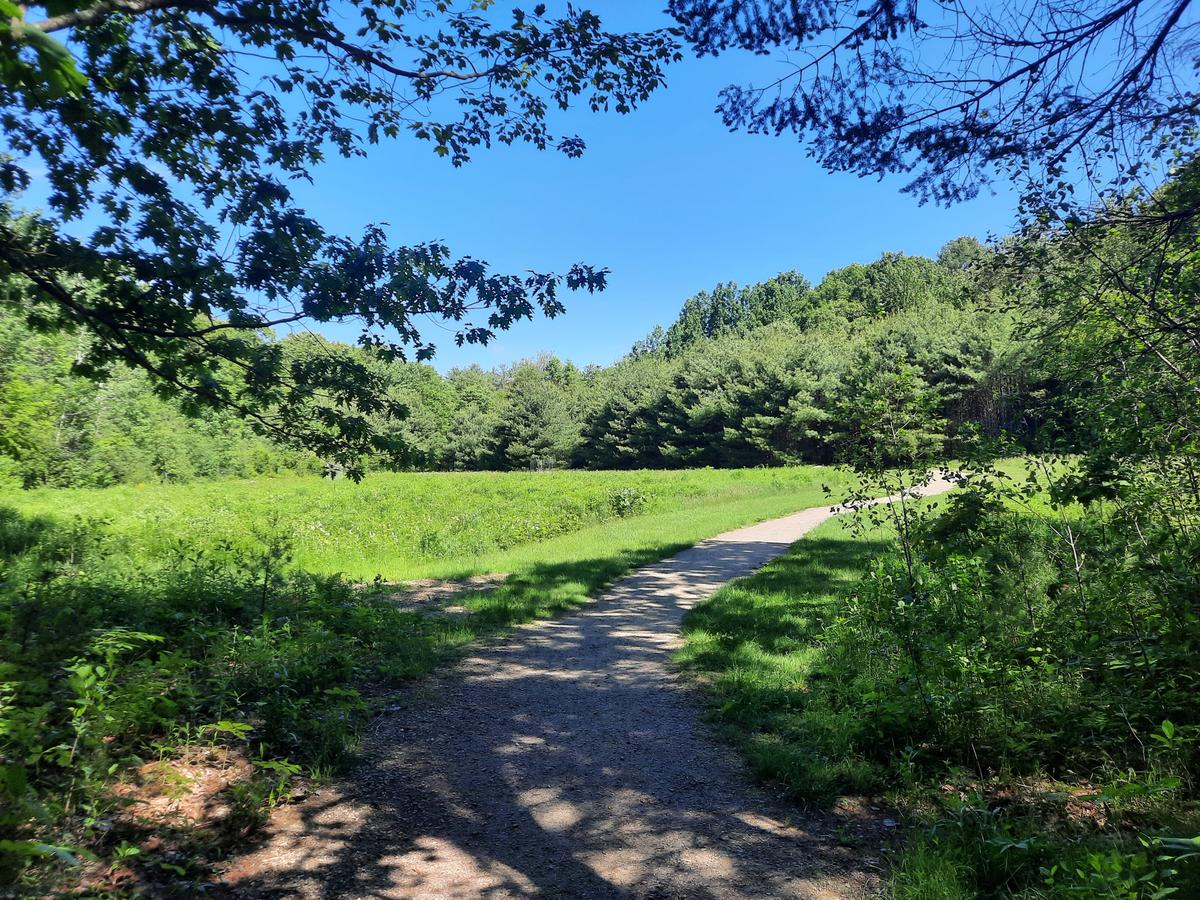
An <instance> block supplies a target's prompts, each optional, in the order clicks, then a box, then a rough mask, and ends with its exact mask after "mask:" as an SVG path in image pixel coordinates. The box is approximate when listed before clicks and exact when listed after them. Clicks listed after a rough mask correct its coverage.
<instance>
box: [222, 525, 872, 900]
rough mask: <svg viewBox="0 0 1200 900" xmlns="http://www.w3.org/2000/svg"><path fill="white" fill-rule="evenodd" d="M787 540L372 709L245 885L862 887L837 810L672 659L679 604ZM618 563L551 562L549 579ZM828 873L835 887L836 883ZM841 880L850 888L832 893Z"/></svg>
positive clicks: (452, 892)
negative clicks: (696, 687)
mask: <svg viewBox="0 0 1200 900" xmlns="http://www.w3.org/2000/svg"><path fill="white" fill-rule="evenodd" d="M785 549H786V545H785V544H779V543H774V542H764V541H737V542H733V541H730V542H722V543H720V544H719V545H714V544H713V543H711V542H706V543H705V544H701V545H698V546H697V547H695V548H693V549H690V550H686V551H684V552H683V553H681V554H679V555H678V556H676V557H673V558H672V559H668V560H664V561H662V562H660V563H657V564H655V565H652V566H649V567H648V568H646V569H644V570H642V571H639V572H637V573H635V574H634V575H632V576H629V577H627V578H624V579H622V580H621V581H619V582H617V583H616V584H614V585H613V586H612V587H611V588H610V590H609V591H608V592H607V593H606V594H605V596H604V598H602V600H600V601H598V602H597V603H596V604H595V605H593V606H591V607H589V608H587V609H586V610H583V611H581V612H580V613H578V614H575V615H570V616H566V617H563V618H560V619H556V620H552V621H549V622H543V623H540V624H539V625H538V627H537V628H530V629H517V630H516V631H514V632H512V633H510V634H509V635H507V636H505V637H504V638H502V639H498V640H496V641H495V642H494V643H493V644H492V645H491V646H490V647H488V648H487V649H486V651H484V652H477V653H475V654H473V655H472V656H470V657H468V658H466V659H464V660H463V661H462V662H461V663H460V665H459V666H457V667H456V669H455V670H454V671H453V672H449V673H446V674H443V675H440V676H439V677H436V678H434V679H430V680H429V681H427V682H425V683H423V684H422V685H420V686H419V687H418V688H417V689H416V690H415V691H414V693H413V695H412V697H411V698H410V701H409V703H408V704H407V706H405V707H404V708H400V709H397V710H396V711H395V712H393V713H392V714H389V715H387V716H384V717H383V718H381V719H380V720H378V722H377V723H376V726H375V728H374V729H373V731H372V734H371V735H370V737H369V739H368V741H367V743H366V748H365V754H364V758H363V760H362V762H361V764H360V765H359V766H358V767H357V768H356V769H355V770H354V771H353V772H352V773H351V774H350V776H349V777H347V778H346V779H344V780H343V781H341V782H339V783H338V784H337V785H335V786H334V787H332V788H331V789H329V790H327V791H324V792H321V793H320V794H319V795H317V796H314V797H313V798H312V799H310V800H309V801H307V802H305V803H303V804H301V805H299V806H296V807H292V808H290V809H289V810H288V811H287V813H286V815H284V816H281V817H280V818H279V819H278V820H277V821H276V823H275V824H274V826H273V829H272V832H271V833H269V834H268V835H267V836H266V837H265V839H264V841H263V843H262V845H261V846H260V847H259V848H258V849H257V850H256V851H255V852H253V853H251V854H250V855H248V856H246V857H244V858H242V859H241V860H239V861H237V862H236V863H235V864H234V865H233V866H232V867H231V868H230V870H229V873H228V874H229V877H230V880H231V882H232V886H231V891H232V893H234V894H235V895H237V896H246V897H252V896H257V897H283V896H296V895H307V896H316V897H323V898H324V897H341V896H400V897H449V896H462V897H500V896H528V895H534V894H546V895H549V896H555V897H601V898H603V897H614V898H615V897H630V896H638V897H646V896H664V897H665V896H688V897H698V898H705V897H724V896H731V895H732V896H747V897H755V896H762V897H766V896H780V895H800V896H803V895H805V893H812V894H814V895H815V894H817V893H818V891H819V890H821V889H825V888H826V887H828V885H831V884H833V885H840V886H841V888H843V889H844V888H845V887H846V885H850V884H857V885H860V886H861V885H862V884H863V883H865V881H866V880H867V876H866V874H865V872H864V870H863V868H862V863H861V862H860V861H859V858H860V857H861V854H851V853H850V851H848V850H847V849H845V848H843V847H840V846H839V845H838V840H837V838H836V836H835V834H834V832H835V831H836V829H837V823H836V822H834V821H833V820H832V819H830V818H828V817H822V816H815V815H814V816H807V817H805V818H803V819H802V820H801V822H800V827H796V826H792V825H789V824H787V822H788V819H789V818H792V817H795V816H797V815H799V811H798V810H797V809H796V808H795V807H791V806H788V805H786V804H783V803H781V802H779V801H778V800H777V799H775V798H773V797H772V796H771V795H769V794H768V793H767V792H766V791H764V790H762V789H760V788H758V787H755V786H754V785H753V784H752V783H751V782H750V780H749V778H748V776H747V773H746V769H745V766H744V764H743V763H742V762H741V760H740V758H738V757H737V756H736V755H735V754H734V753H733V751H732V750H731V749H729V748H728V747H725V746H723V745H720V744H717V743H715V742H713V740H712V739H711V736H710V734H709V732H708V729H707V728H706V726H704V725H703V724H702V720H701V716H700V714H699V710H698V708H697V705H696V702H695V699H694V698H693V697H692V696H691V695H690V694H689V693H688V692H687V691H684V690H681V689H680V684H679V682H680V676H679V673H678V671H677V669H676V668H675V667H674V666H673V665H672V664H671V661H670V658H671V653H672V651H673V650H674V649H675V648H677V647H678V645H679V642H680V634H679V623H680V621H681V620H682V618H683V616H684V615H685V613H686V612H687V611H688V610H689V609H691V608H692V607H694V606H695V605H696V604H697V603H699V602H701V601H702V600H703V599H704V598H706V597H707V596H708V595H709V594H711V592H712V591H713V590H714V589H715V588H716V587H717V586H719V585H720V584H721V583H723V582H725V581H727V580H728V579H729V578H731V577H736V576H739V575H744V574H747V573H749V572H751V571H753V570H754V569H756V568H758V567H759V566H761V565H763V564H764V563H765V562H767V561H769V560H770V559H772V558H774V557H775V556H777V555H779V553H780V552H781V551H783V550H785ZM589 565H591V566H593V567H594V568H592V569H591V571H593V572H597V573H601V572H605V571H607V570H608V568H607V567H608V566H609V565H610V560H606V559H597V560H589V561H586V562H575V563H571V564H568V565H566V566H546V567H542V568H541V570H540V571H539V570H535V571H534V572H533V573H531V577H533V578H537V579H539V580H541V581H543V582H544V583H553V582H554V580H555V579H558V578H561V579H578V578H579V577H580V572H581V570H583V571H584V577H586V573H587V569H588V566H589ZM823 886H825V887H823ZM835 892H840V891H835Z"/></svg>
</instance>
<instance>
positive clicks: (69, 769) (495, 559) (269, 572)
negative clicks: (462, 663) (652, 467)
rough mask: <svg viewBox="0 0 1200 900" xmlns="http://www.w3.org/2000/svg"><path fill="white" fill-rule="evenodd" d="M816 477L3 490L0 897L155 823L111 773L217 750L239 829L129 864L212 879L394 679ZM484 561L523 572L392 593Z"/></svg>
mask: <svg viewBox="0 0 1200 900" xmlns="http://www.w3.org/2000/svg"><path fill="white" fill-rule="evenodd" d="M825 483H828V484H830V485H833V486H835V487H837V486H840V485H842V484H844V476H843V475H841V474H839V473H836V472H833V471H831V470H827V469H821V468H815V467H810V468H796V469H782V470H753V471H711V470H698V471H680V472H583V473H573V472H556V473H548V474H505V475H493V474H462V475H377V476H373V477H371V478H369V479H368V480H367V481H366V482H364V483H363V484H361V485H355V484H352V483H349V482H328V481H320V480H317V479H315V478H313V479H301V478H281V479H270V480H265V479H264V480H258V481H242V482H222V483H208V484H195V485H185V486H171V487H147V488H128V487H126V488H114V489H111V490H99V491H60V492H53V491H37V492H29V493H15V494H9V495H7V496H4V497H0V776H3V777H0V842H2V843H0V890H2V889H3V886H4V885H6V884H7V885H15V886H17V889H18V893H20V892H21V891H22V890H27V891H29V892H31V893H38V892H40V893H46V894H52V893H54V892H55V891H56V890H60V889H66V887H68V886H69V875H70V873H69V872H68V870H66V869H64V868H63V867H62V866H61V865H60V864H58V863H56V862H55V859H56V856H55V851H54V850H53V849H52V848H53V847H63V846H65V847H67V848H78V849H79V850H80V851H81V852H87V853H91V854H94V855H95V856H96V857H97V858H98V859H99V860H101V862H100V863H97V866H98V867H99V869H98V870H99V871H101V872H111V871H116V870H117V869H120V868H121V867H120V866H118V865H116V863H115V862H114V860H116V859H120V858H123V857H121V854H122V853H128V852H130V851H129V848H130V847H133V846H136V845H137V844H138V843H139V842H144V841H145V840H147V839H148V835H149V834H150V833H152V832H155V833H156V832H161V829H159V828H157V826H153V825H150V826H146V825H143V824H138V823H135V822H130V821H126V820H123V823H124V824H122V825H121V826H120V827H107V828H99V827H98V826H96V824H95V823H97V822H100V823H109V822H111V821H112V820H113V818H114V817H118V816H119V812H120V810H121V808H122V804H121V801H120V798H119V797H118V796H116V795H115V794H114V793H113V791H114V787H113V785H114V783H118V782H122V783H123V782H124V781H125V780H128V779H129V778H134V780H136V777H140V776H133V775H131V773H135V772H138V771H140V769H139V767H141V766H143V764H144V763H145V762H146V760H148V759H159V760H164V759H165V760H168V761H170V760H189V759H194V758H196V754H197V753H201V754H203V753H209V752H210V750H211V747H212V746H213V744H214V743H220V744H222V745H223V746H228V747H230V748H232V749H233V751H234V752H237V753H240V754H242V758H244V759H245V760H246V761H247V764H248V765H250V766H252V767H253V772H254V775H253V777H252V778H251V779H250V780H249V781H248V782H246V783H245V784H241V785H239V786H237V792H236V795H237V802H236V803H235V804H233V806H232V807H231V809H232V812H231V814H230V816H229V817H228V819H226V820H223V821H221V822H219V823H207V822H205V823H200V824H199V825H197V826H195V827H192V826H189V827H186V828H180V829H178V830H177V831H173V832H172V833H171V835H170V836H169V840H168V843H167V844H166V845H164V846H165V847H167V849H169V851H170V854H171V855H170V857H169V859H168V858H166V857H163V856H162V853H166V852H167V850H163V851H162V852H161V853H158V852H156V853H154V854H148V855H147V856H146V857H145V859H142V860H141V862H140V863H139V864H138V865H137V866H135V868H137V869H138V871H139V872H140V873H141V876H139V877H147V878H151V880H152V881H153V879H155V878H160V877H161V872H160V871H159V870H160V869H161V868H162V867H161V866H159V863H160V862H164V860H165V862H164V864H166V865H168V870H169V871H170V872H171V873H174V874H172V875H171V877H172V878H174V879H176V880H177V881H179V882H180V883H183V884H200V883H202V882H203V881H204V879H205V878H207V877H208V876H209V874H210V872H209V870H207V869H206V866H207V865H208V864H209V863H210V862H211V861H212V860H213V859H215V858H217V857H219V856H220V855H221V853H223V852H224V850H223V849H222V848H223V847H225V846H226V845H227V843H228V841H229V840H231V839H233V838H236V836H237V835H238V834H245V833H247V832H248V831H250V830H253V828H254V827H255V826H256V825H257V823H258V822H260V821H261V819H262V816H263V815H264V814H265V812H266V810H267V809H269V808H270V806H271V805H272V804H273V803H275V802H277V801H278V799H279V798H280V797H281V796H286V790H287V788H286V782H287V781H288V779H290V778H291V777H292V775H293V774H294V773H296V772H299V771H302V770H303V771H307V772H309V773H323V772H329V771H332V770H334V769H336V768H338V767H339V766H342V765H344V764H345V763H346V762H347V761H348V760H349V759H351V758H352V756H353V752H354V750H355V748H356V746H357V741H358V737H359V735H360V734H361V732H362V729H363V728H364V727H365V725H366V723H367V722H368V721H369V720H370V717H371V715H372V712H373V710H375V709H377V708H378V707H379V706H380V705H381V704H385V703H387V702H390V701H389V700H388V697H389V694H390V693H391V691H392V689H393V688H394V687H395V686H397V685H398V684H399V683H401V682H403V681H404V680H406V679H411V678H414V677H417V676H420V675H422V674H423V673H426V672H428V671H429V670H430V669H432V668H433V667H435V666H437V665H438V664H439V663H440V662H442V661H444V660H445V659H446V658H447V657H448V656H449V655H452V654H453V653H454V652H456V651H458V650H460V649H461V648H463V647H464V646H465V645H467V644H469V643H470V642H471V641H473V640H475V639H478V638H480V637H484V636H487V635H492V634H496V633H497V632H498V631H500V630H502V629H504V628H506V627H508V626H511V625H514V624H516V623H520V622H524V621H528V620H530V619H532V618H535V617H538V616H546V615H552V614H554V613H556V612H558V611H560V610H563V609H566V608H569V607H571V606H573V605H575V604H578V603H581V602H583V601H585V600H586V599H587V598H588V597H589V596H592V595H594V594H595V593H596V592H597V591H598V590H600V589H601V588H602V587H603V586H604V585H605V584H607V583H608V582H610V581H612V580H613V579H615V578H617V577H619V576H620V575H622V574H624V573H625V572H627V571H628V570H630V569H632V568H635V567H637V566H639V565H643V564H646V563H649V562H652V561H654V560H657V559H660V558H662V557H664V556H667V555H670V554H671V553H673V552H675V551H677V550H679V549H682V548H683V547H686V546H688V545H690V544H693V543H695V542H696V541H698V540H702V539H704V538H706V537H709V536H711V535H713V534H716V533H718V532H721V531H724V530H727V529H731V528H735V527H738V526H741V525H745V524H748V523H751V522H755V521H759V520H762V519H768V518H772V517H775V516H780V515H784V514H787V513H790V512H793V511H795V510H797V509H801V508H805V507H810V506H818V505H823V504H824V503H826V502H828V501H827V499H826V497H825V494H824V492H823V490H822V484H825ZM485 572H490V573H496V572H502V573H507V574H508V575H509V577H508V578H507V580H506V581H505V582H504V583H503V585H502V586H500V587H499V588H498V589H496V590H493V591H491V592H489V593H475V594H468V595H464V596H462V597H460V598H456V603H457V604H458V605H461V606H464V607H466V612H465V613H455V614H454V615H427V614H425V613H424V612H420V611H415V610H414V609H413V608H411V607H406V606H405V605H403V604H398V603H397V602H396V601H395V598H394V596H393V594H394V590H395V589H394V588H393V587H392V586H391V585H389V584H387V583H386V581H387V580H396V579H409V578H430V577H432V578H441V577H455V576H464V575H469V574H473V573H485ZM375 576H381V579H382V580H381V582H380V583H378V584H370V582H372V581H373V579H374V578H375ZM364 583H368V584H364ZM164 777H166V776H164ZM172 777H173V776H172ZM147 828H149V829H150V831H147ZM231 836H233V838H231ZM63 852H68V851H63ZM70 852H73V851H70ZM178 859H187V860H189V862H188V864H187V866H181V865H180V864H179V863H177V862H176V861H175V860H178ZM110 863H111V864H112V865H111V867H110ZM156 867H157V868H156ZM168 870H164V871H168ZM155 873H158V874H155ZM59 878H64V879H66V880H65V881H62V882H60V881H58V880H56V879H59Z"/></svg>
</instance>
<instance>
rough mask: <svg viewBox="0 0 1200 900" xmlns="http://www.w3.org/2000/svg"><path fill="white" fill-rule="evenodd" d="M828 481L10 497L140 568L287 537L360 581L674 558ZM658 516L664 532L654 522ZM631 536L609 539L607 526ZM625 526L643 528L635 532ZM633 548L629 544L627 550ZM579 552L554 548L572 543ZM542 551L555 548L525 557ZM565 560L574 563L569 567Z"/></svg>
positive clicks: (770, 477) (511, 483)
mask: <svg viewBox="0 0 1200 900" xmlns="http://www.w3.org/2000/svg"><path fill="white" fill-rule="evenodd" d="M823 482H827V483H830V484H832V485H835V486H839V485H842V484H844V483H845V476H844V475H842V474H841V473H838V472H835V471H833V470H831V469H827V468H822V467H816V466H805V467H797V468H788V469H745V470H712V469H693V470H680V471H670V472H655V471H634V472H549V473H523V472H515V473H513V472H510V473H432V474H425V473H419V474H382V473H381V474H375V475H371V476H369V477H368V478H367V479H366V480H365V481H364V482H363V483H362V484H354V483H353V482H350V481H345V480H339V481H332V482H331V481H327V480H322V479H319V478H316V477H311V476H310V477H296V476H290V477H282V478H266V479H256V480H247V481H222V482H208V483H196V484H188V485H166V486H121V487H114V488H106V489H100V490H38V491H26V492H10V493H7V494H3V495H0V506H8V507H11V508H13V509H15V510H16V511H17V512H19V513H21V514H23V515H26V516H48V517H50V518H53V519H56V520H59V521H62V520H66V519H70V518H72V517H76V516H78V517H81V518H82V519H85V520H92V521H99V522H101V523H102V526H101V527H102V530H103V531H104V532H105V533H106V534H107V535H109V536H111V538H112V539H114V540H115V541H116V542H118V543H120V544H121V545H122V547H123V548H124V550H125V552H127V553H128V554H129V555H130V556H131V557H132V558H133V559H134V560H135V561H149V560H156V559H163V558H168V557H170V556H172V555H173V554H177V553H183V552H187V553H195V552H197V551H200V550H206V551H210V552H211V551H212V550H213V549H216V548H220V547H221V546H222V545H224V544H231V545H234V546H240V545H245V544H251V545H252V544H254V542H255V541H256V540H258V539H259V538H261V537H262V536H263V535H266V534H268V533H277V532H282V533H283V534H284V535H285V536H286V538H287V540H288V542H289V544H290V545H291V548H292V560H293V563H294V565H295V566H296V567H297V568H299V569H302V570H304V571H308V572H313V573H319V574H343V575H345V576H347V577H349V578H352V579H356V580H369V579H371V578H373V577H375V576H376V575H380V576H382V577H383V578H386V579H405V578H422V577H439V576H445V575H451V574H461V573H465V572H477V571H485V570H491V571H512V572H515V571H520V570H523V569H528V568H530V567H532V566H533V565H535V564H540V563H549V564H556V563H560V562H565V561H567V560H579V559H586V558H590V557H592V556H594V555H595V554H597V553H599V554H605V553H615V554H617V555H621V554H624V553H627V552H629V551H630V550H631V549H634V548H642V549H648V548H649V547H653V546H658V547H674V546H677V545H678V544H679V543H680V542H692V541H695V540H697V539H699V538H703V537H706V536H708V534H711V533H715V532H717V531H720V530H722V529H724V528H726V527H735V526H737V525H741V524H745V523H746V522H749V521H752V520H753V519H754V518H755V517H759V518H766V517H769V516H772V515H776V514H780V515H781V514H784V513H787V512H790V511H793V510H795V509H799V508H801V507H804V506H813V505H819V504H821V503H823V502H824V499H825V498H824V496H823V494H822V492H821V484H822V483H823ZM659 516H661V517H662V518H657V517H659ZM614 520H620V521H622V522H624V523H626V524H623V525H621V526H619V527H618V528H617V529H616V530H615V531H614V530H605V528H604V526H605V525H606V523H610V522H612V521H614ZM629 521H636V522H638V523H641V524H639V525H634V526H632V527H628V522H629ZM643 526H644V527H643ZM626 532H630V533H632V534H635V535H636V538H634V541H633V543H630V542H629V540H627V539H625V538H624V537H623V535H624V533H626ZM572 534H574V535H578V540H576V541H568V542H565V543H557V542H556V541H557V539H560V538H561V537H563V536H564V535H572ZM532 547H541V548H545V552H544V553H543V552H542V550H540V549H539V550H534V551H531V552H523V551H522V548H525V549H526V550H528V549H529V548H532ZM564 554H565V555H564Z"/></svg>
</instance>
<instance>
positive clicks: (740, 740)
mask: <svg viewBox="0 0 1200 900" xmlns="http://www.w3.org/2000/svg"><path fill="white" fill-rule="evenodd" d="M888 546H889V543H888V542H887V541H886V540H885V539H884V538H883V536H880V535H876V536H874V537H867V536H856V535H853V534H851V533H850V532H849V531H847V530H846V529H845V528H844V527H843V523H842V521H841V520H838V519H833V520H830V521H828V522H826V523H825V524H823V525H821V526H820V527H819V528H817V529H815V530H814V531H813V532H811V533H810V534H809V535H808V536H806V537H805V538H804V539H803V540H801V541H800V542H799V543H798V544H796V545H795V546H794V547H793V549H792V551H791V552H789V553H788V554H787V555H785V556H782V557H780V558H779V559H778V560H776V561H775V562H773V563H771V564H770V565H768V566H766V567H765V568H763V569H762V570H760V571H759V572H757V573H756V574H754V575H751V576H750V577H749V578H744V579H742V580H740V581H737V582H734V583H733V584H731V585H728V586H727V587H725V588H723V589H722V590H720V591H718V592H717V593H716V594H715V595H713V597H712V598H710V599H709V600H708V601H707V602H706V603H704V604H702V605H701V606H699V607H697V608H696V609H694V610H692V611H691V612H690V613H689V614H688V616H687V617H686V618H685V619H684V623H683V630H684V636H685V644H684V647H683V649H682V650H680V652H679V654H678V656H677V659H678V660H679V662H681V663H682V664H683V665H685V666H687V667H688V668H690V669H691V670H693V671H695V672H697V673H699V674H701V675H702V677H703V678H704V680H705V681H706V682H707V683H708V685H709V688H710V691H711V696H712V710H713V717H714V720H715V722H716V724H717V726H718V727H719V729H720V730H721V731H722V733H723V735H724V736H725V737H726V738H727V739H729V740H731V741H732V742H733V743H734V744H736V745H737V746H739V747H740V749H741V750H742V751H743V752H744V753H745V754H746V757H747V759H748V761H749V762H750V765H751V767H752V768H753V770H754V771H755V773H756V774H757V775H758V776H759V777H761V778H763V779H765V780H769V781H773V782H775V783H777V784H779V785H780V786H782V787H783V788H784V789H785V790H786V791H787V792H788V793H789V794H790V795H791V796H793V797H794V798H796V799H800V800H828V799H831V798H832V796H833V795H834V794H835V793H836V791H837V790H838V789H839V788H845V787H855V788H858V789H859V790H869V789H870V788H872V787H874V786H876V782H875V781H874V779H873V777H872V772H871V771H870V769H869V768H868V767H867V766H866V765H865V764H862V763H859V762H858V761H856V760H855V759H854V757H853V754H852V753H850V748H849V746H848V745H847V744H846V742H845V741H844V740H842V735H844V734H845V733H846V732H847V731H849V729H844V728H842V727H840V726H841V723H840V722H839V721H838V720H837V719H836V718H835V717H833V716H831V715H830V714H828V712H827V711H824V710H822V711H819V712H814V711H811V710H809V709H807V708H806V704H805V699H806V694H807V687H808V680H809V678H810V677H812V676H813V675H814V673H815V670H816V668H817V667H818V666H819V663H820V658H821V652H822V651H821V647H820V643H819V640H820V636H821V632H822V631H823V629H824V625H825V623H826V621H827V619H828V616H829V615H830V613H831V611H832V609H833V608H834V606H835V604H836V602H837V601H838V600H840V599H842V598H843V597H845V596H847V595H848V594H849V593H850V592H851V591H853V590H854V588H855V586H856V585H857V584H858V581H859V579H860V578H861V576H862V574H863V572H865V571H866V570H867V568H868V566H869V565H870V563H871V560H872V559H874V558H875V557H876V556H878V555H879V554H880V553H882V552H884V551H885V550H886V549H887V548H888Z"/></svg>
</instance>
